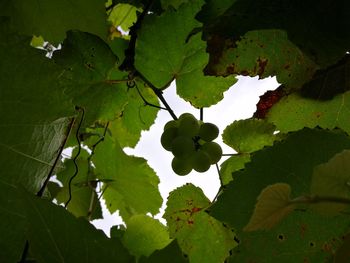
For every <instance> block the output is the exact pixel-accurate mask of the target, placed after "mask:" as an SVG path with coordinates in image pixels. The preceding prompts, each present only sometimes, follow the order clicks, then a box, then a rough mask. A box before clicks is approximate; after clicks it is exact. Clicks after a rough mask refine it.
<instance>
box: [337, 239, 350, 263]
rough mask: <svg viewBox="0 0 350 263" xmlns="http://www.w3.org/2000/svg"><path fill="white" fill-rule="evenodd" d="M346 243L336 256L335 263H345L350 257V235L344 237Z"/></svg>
mask: <svg viewBox="0 0 350 263" xmlns="http://www.w3.org/2000/svg"><path fill="white" fill-rule="evenodd" d="M343 239H344V242H343V244H342V245H341V247H340V248H339V249H338V250H337V252H336V254H335V256H334V263H343V262H346V260H348V258H349V257H350V249H349V247H350V235H349V234H348V235H346V236H344V237H343Z"/></svg>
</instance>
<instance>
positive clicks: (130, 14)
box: [108, 4, 141, 31]
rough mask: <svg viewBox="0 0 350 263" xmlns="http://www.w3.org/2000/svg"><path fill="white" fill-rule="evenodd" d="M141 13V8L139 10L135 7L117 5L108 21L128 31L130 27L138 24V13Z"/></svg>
mask: <svg viewBox="0 0 350 263" xmlns="http://www.w3.org/2000/svg"><path fill="white" fill-rule="evenodd" d="M140 11H141V8H137V7H135V6H133V5H129V4H117V5H115V6H114V7H113V9H112V11H111V13H110V14H109V16H108V21H109V22H111V23H112V25H113V26H114V27H118V26H120V27H121V29H123V30H124V31H128V30H129V27H131V26H132V25H133V23H134V22H136V19H137V15H136V12H140Z"/></svg>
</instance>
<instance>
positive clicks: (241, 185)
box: [211, 129, 350, 262]
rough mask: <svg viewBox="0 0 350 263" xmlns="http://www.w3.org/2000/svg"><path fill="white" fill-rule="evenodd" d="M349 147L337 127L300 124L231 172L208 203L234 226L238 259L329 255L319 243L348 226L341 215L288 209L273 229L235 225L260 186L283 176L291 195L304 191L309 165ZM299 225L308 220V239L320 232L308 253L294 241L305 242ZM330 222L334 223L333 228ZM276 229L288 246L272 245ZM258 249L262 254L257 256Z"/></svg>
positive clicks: (243, 220)
mask: <svg viewBox="0 0 350 263" xmlns="http://www.w3.org/2000/svg"><path fill="white" fill-rule="evenodd" d="M349 147H350V140H349V138H348V136H346V135H345V134H343V133H341V132H336V131H333V132H331V131H324V130H317V129H316V130H309V129H304V130H302V131H299V132H297V133H294V134H291V135H289V136H288V137H287V138H286V139H285V141H282V142H278V143H275V144H274V146H273V147H270V148H265V149H263V150H261V151H259V152H256V153H255V154H253V156H252V158H251V162H250V163H248V164H246V167H245V170H242V171H239V172H235V173H234V174H233V179H234V180H233V181H232V182H231V183H230V184H229V185H228V186H227V187H226V188H225V191H224V192H223V194H222V195H220V196H219V199H218V201H217V202H216V203H215V204H214V205H213V207H212V210H211V214H212V215H213V216H215V217H216V218H218V219H220V220H222V221H223V222H227V223H230V225H231V226H233V227H235V228H236V229H237V231H238V238H239V239H240V240H241V241H242V243H241V245H240V246H239V247H241V248H238V250H237V251H242V252H237V253H238V256H237V257H238V258H239V259H240V260H243V261H249V260H252V261H254V260H255V261H257V262H269V260H271V255H274V254H276V253H277V254H278V255H279V257H280V258H279V261H283V262H291V261H290V255H293V260H295V261H298V260H297V258H296V257H298V258H300V260H301V259H302V258H305V257H306V258H309V259H311V258H317V259H322V260H324V258H326V257H327V256H329V254H327V253H329V251H328V252H327V253H324V252H323V250H322V245H321V244H323V243H325V242H328V241H329V240H331V239H332V238H333V237H339V236H340V235H341V234H343V233H345V231H346V230H347V227H348V220H347V218H346V217H345V216H344V217H335V218H324V217H323V216H321V215H318V214H316V215H313V214H310V213H309V212H307V213H306V212H305V213H303V212H299V213H296V212H293V213H292V214H290V215H289V216H288V217H287V218H286V220H287V219H288V221H286V222H287V223H285V224H284V223H283V222H284V220H282V222H281V223H280V224H279V225H278V227H277V228H276V231H277V232H276V231H271V232H269V233H266V232H257V233H256V234H248V233H242V232H241V230H242V229H243V227H244V226H245V225H246V224H247V223H248V222H249V218H250V216H251V215H252V212H253V210H254V205H255V202H256V198H257V197H258V195H259V193H260V192H261V191H262V189H264V188H265V187H266V186H268V185H271V184H274V183H279V182H284V183H287V184H289V185H290V186H291V188H292V189H293V195H295V196H299V195H303V194H305V193H308V192H309V189H310V183H311V176H312V172H313V168H314V166H316V165H318V164H321V163H323V162H326V161H328V160H329V159H330V158H331V157H332V156H333V155H334V154H336V153H338V152H340V151H342V150H343V149H347V148H349ZM295 222H300V224H299V223H298V224H295ZM303 225H306V226H307V227H309V228H310V227H311V226H312V231H311V232H310V233H312V234H310V239H309V241H308V242H310V241H312V239H315V240H316V239H318V238H320V240H319V241H318V244H320V243H321V244H320V245H318V246H317V247H316V248H315V250H313V251H314V252H313V253H312V254H310V250H302V249H301V246H300V242H302V244H304V245H305V240H304V239H303V236H302V235H301V234H299V233H300V227H301V226H303ZM334 225H337V227H336V228H334ZM273 229H275V228H273ZM298 229H299V230H298ZM278 232H280V233H282V234H284V235H285V236H289V235H293V236H294V238H293V242H291V243H289V242H288V246H282V247H281V246H278V247H276V246H275V242H274V240H276V236H277V235H278ZM316 234H317V236H316ZM312 235H314V236H312ZM321 237H322V238H321ZM259 244H260V245H259ZM262 244H264V245H262ZM293 244H295V245H293ZM252 247H254V249H253V248H252ZM243 251H244V252H243ZM248 251H249V252H248ZM276 251H279V252H276ZM301 251H303V252H301ZM286 252H288V253H286ZM262 255H265V256H264V257H262ZM248 259H249V260H248ZM258 259H260V260H258ZM237 260H238V259H237ZM240 260H238V261H240ZM295 261H294V262H295ZM311 262H312V261H311ZM315 262H322V261H317V260H316V261H315Z"/></svg>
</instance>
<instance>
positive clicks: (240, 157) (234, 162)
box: [220, 154, 250, 185]
mask: <svg viewBox="0 0 350 263" xmlns="http://www.w3.org/2000/svg"><path fill="white" fill-rule="evenodd" d="M248 162H250V155H249V154H236V155H233V156H231V157H230V158H228V159H227V160H226V161H224V162H223V163H222V164H221V165H220V178H221V183H222V184H223V185H227V184H228V183H229V182H231V181H232V173H233V172H236V171H239V170H241V169H243V168H244V166H245V164H246V163H248Z"/></svg>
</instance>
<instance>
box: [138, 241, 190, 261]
mask: <svg viewBox="0 0 350 263" xmlns="http://www.w3.org/2000/svg"><path fill="white" fill-rule="evenodd" d="M139 262H140V263H164V262H176V263H184V262H188V260H186V258H185V257H184V256H183V255H182V253H181V249H180V247H179V245H178V243H177V242H176V240H174V241H172V242H171V243H170V244H169V245H167V246H166V247H165V248H163V249H162V250H156V251H155V252H154V253H153V254H152V255H150V256H149V257H148V258H146V257H141V259H140V260H139Z"/></svg>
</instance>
